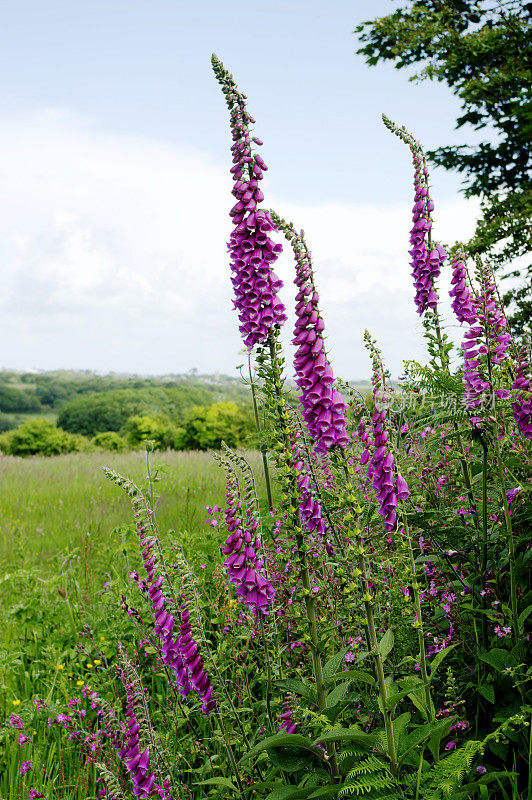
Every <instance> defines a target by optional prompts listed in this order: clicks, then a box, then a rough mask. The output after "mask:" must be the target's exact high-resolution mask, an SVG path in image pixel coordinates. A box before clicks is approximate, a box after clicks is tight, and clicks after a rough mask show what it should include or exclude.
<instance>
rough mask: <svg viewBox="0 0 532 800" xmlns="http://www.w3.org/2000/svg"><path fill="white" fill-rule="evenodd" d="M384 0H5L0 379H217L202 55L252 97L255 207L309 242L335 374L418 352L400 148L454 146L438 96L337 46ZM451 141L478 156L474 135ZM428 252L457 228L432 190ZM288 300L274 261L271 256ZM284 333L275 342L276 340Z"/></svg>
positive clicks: (224, 279) (219, 182) (451, 102)
mask: <svg viewBox="0 0 532 800" xmlns="http://www.w3.org/2000/svg"><path fill="white" fill-rule="evenodd" d="M394 5H395V4H394V3H393V2H390V0H361V1H360V2H352V0H351V1H350V2H347V1H346V2H344V1H343V0H329V2H328V3H324V2H323V0H320V2H316V1H315V0H304V2H303V1H302V0H301V1H300V0H295V1H292V2H291V1H290V0H284V1H283V2H269V3H260V4H259V3H248V2H231V0H225V1H224V2H220V0H210V1H208V2H207V1H205V2H202V0H195V2H193V3H190V2H182V0H166V1H165V0H123V2H119V1H118V0H90V2H89V0H61V1H60V0H46V2H45V3H44V2H42V0H17V2H16V3H14V2H13V3H9V4H7V3H3V4H2V8H1V10H0V75H2V80H1V84H0V270H1V278H2V291H1V293H0V366H4V367H11V368H18V369H25V368H39V369H54V368H80V369H95V370H102V371H109V370H114V371H117V372H122V371H126V372H136V373H149V374H161V373H169V372H173V373H179V372H186V371H188V370H190V369H192V368H196V369H198V370H199V371H200V372H215V371H220V372H226V373H230V374H232V373H234V370H235V366H236V365H237V364H238V363H240V362H241V356H240V355H239V351H240V350H241V348H242V345H241V342H240V339H239V336H238V329H237V318H236V314H235V312H234V311H233V310H232V303H231V284H230V281H229V266H228V260H227V256H226V241H227V239H228V236H229V233H230V229H231V225H230V220H229V218H228V216H227V212H228V210H229V208H230V207H231V205H232V197H231V194H230V190H231V181H230V176H229V172H228V170H229V167H230V165H231V164H230V153H229V147H230V144H231V139H230V133H229V130H228V115H227V110H226V106H225V103H224V99H223V96H222V95H221V93H220V91H219V87H218V84H217V83H216V80H215V79H214V76H213V74H212V71H211V66H210V55H211V53H212V52H213V51H214V52H216V53H217V54H218V56H219V57H220V58H221V59H222V60H223V61H224V63H225V65H226V66H227V67H228V68H229V69H230V70H231V72H232V73H233V75H234V76H235V78H236V79H237V81H238V83H239V85H240V87H241V88H242V90H243V91H245V92H246V94H247V95H248V104H249V109H250V111H251V113H252V114H253V116H255V118H256V121H257V123H256V133H257V135H260V137H261V138H262V139H263V141H264V147H263V148H261V155H262V156H263V158H264V159H265V161H266V163H267V164H268V165H269V171H268V173H267V179H266V180H265V181H264V192H265V195H266V200H265V203H266V205H267V206H271V207H274V208H275V209H276V210H277V211H278V212H279V213H280V214H281V215H282V216H285V217H287V218H289V219H290V220H292V221H293V222H294V223H295V224H296V225H297V226H298V227H303V228H304V229H305V231H306V234H307V238H308V241H309V244H310V246H311V248H312V250H313V252H314V257H315V263H316V266H317V280H318V285H319V288H320V290H321V297H322V302H321V305H322V308H323V312H324V316H325V322H326V326H327V333H328V337H329V338H328V349H329V351H330V352H331V353H332V356H333V360H334V365H335V369H336V371H337V373H338V374H339V375H340V376H341V377H343V378H345V379H356V378H366V377H368V375H369V361H368V358H367V355H366V353H365V351H364V349H363V346H362V335H363V331H364V328H366V327H368V328H369V329H370V330H371V332H372V334H373V335H374V336H376V337H377V339H378V340H379V342H380V344H381V346H382V349H383V352H384V356H385V359H386V361H387V363H388V365H389V367H390V368H391V370H392V374H393V375H397V374H399V373H400V372H401V371H402V360H403V359H405V358H412V357H417V358H422V357H423V347H422V343H421V338H420V331H421V325H420V323H419V318H418V317H417V314H416V312H415V308H414V304H413V299H412V297H413V290H412V286H411V277H410V274H409V273H410V268H409V266H408V254H407V249H408V236H409V227H410V207H411V204H412V173H411V162H410V154H409V152H408V150H407V148H406V147H405V146H404V145H402V143H401V142H399V141H398V140H397V139H396V138H395V137H393V136H392V135H391V134H390V133H389V132H388V131H387V130H386V129H385V128H384V127H383V125H382V122H381V120H380V115H381V112H383V111H384V112H386V113H387V114H388V116H390V117H391V118H392V119H395V120H396V121H398V122H399V123H401V124H406V126H407V127H408V128H409V129H410V130H412V131H413V132H414V134H415V135H416V136H417V137H418V138H419V139H420V140H421V141H422V142H423V143H424V145H425V146H426V147H427V148H431V147H436V146H438V145H441V144H449V143H453V142H460V143H461V142H463V141H464V138H467V136H468V134H464V132H459V133H457V132H456V131H455V130H454V121H455V119H456V115H457V109H458V104H457V101H456V99H455V98H454V97H453V96H452V95H451V93H450V91H449V89H448V88H446V87H445V86H442V85H438V84H426V83H423V84H415V83H412V82H409V80H408V77H409V75H408V73H407V72H405V71H397V70H394V69H393V68H391V67H390V66H383V65H380V66H378V67H374V68H369V67H367V66H366V65H365V63H364V61H363V59H362V58H361V57H360V56H357V55H356V54H355V50H356V47H357V42H356V38H355V36H354V35H353V33H352V31H353V29H354V28H355V26H356V25H357V24H358V23H359V22H361V21H362V20H365V19H367V18H371V17H374V16H376V15H378V14H384V13H387V12H389V11H390V10H393V9H394ZM468 141H475V139H474V137H473V134H471V135H469V139H468ZM432 185H433V196H434V200H435V204H436V212H435V236H436V238H437V239H440V240H442V241H449V242H452V241H454V240H455V239H465V238H467V237H468V236H469V235H470V234H471V233H472V231H473V228H474V222H475V217H476V214H477V205H476V203H475V202H472V201H466V200H465V199H463V197H462V196H461V195H460V194H459V189H460V178H459V176H457V175H451V174H448V173H445V172H443V171H441V170H435V171H434V172H433V174H432ZM277 272H278V273H279V274H280V276H281V277H282V278H283V280H284V281H285V288H284V290H283V292H282V297H283V300H284V301H285V303H286V304H287V306H289V307H291V306H292V305H293V296H294V291H293V284H292V280H293V267H292V263H291V260H290V258H289V254H288V251H287V252H286V253H285V254H283V256H282V257H281V259H280V260H279V262H278V269H277ZM291 325H292V320H290V322H289V326H288V328H287V335H289V333H290V330H289V327H291Z"/></svg>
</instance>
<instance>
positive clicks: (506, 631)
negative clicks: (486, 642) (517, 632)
mask: <svg viewBox="0 0 532 800" xmlns="http://www.w3.org/2000/svg"><path fill="white" fill-rule="evenodd" d="M493 632H494V633H495V634H496V635H497V636H498V637H499V638H500V639H504V638H505V637H506V636H509V635H510V634H511V632H512V628H511V627H510V626H509V625H508V626H506V627H505V626H502V627H501V626H500V625H496V626H495V628H494V629H493Z"/></svg>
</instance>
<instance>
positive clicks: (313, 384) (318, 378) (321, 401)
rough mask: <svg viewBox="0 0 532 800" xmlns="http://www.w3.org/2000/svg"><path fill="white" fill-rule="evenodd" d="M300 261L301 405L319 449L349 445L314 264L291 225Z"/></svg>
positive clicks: (297, 357) (298, 363)
mask: <svg viewBox="0 0 532 800" xmlns="http://www.w3.org/2000/svg"><path fill="white" fill-rule="evenodd" d="M286 234H287V238H290V241H291V242H292V248H293V250H294V255H295V260H296V278H295V280H294V283H295V284H296V286H298V287H299V291H298V293H297V295H296V317H297V319H296V323H295V329H294V338H293V339H292V343H293V344H295V345H297V350H296V354H295V358H294V368H295V371H296V383H297V385H298V386H299V388H300V389H301V396H300V398H299V405H300V408H301V413H302V415H303V419H304V420H305V423H306V425H307V428H308V430H309V433H310V435H311V436H312V438H313V439H314V440H315V441H316V443H317V444H316V447H317V449H318V450H328V449H329V448H330V447H333V446H335V445H337V446H339V447H346V445H347V444H348V442H349V437H348V435H347V431H346V422H345V413H344V411H345V405H346V404H345V402H344V399H343V397H342V395H341V394H340V392H339V391H338V389H337V388H336V386H335V382H334V375H333V371H332V368H331V365H330V364H329V361H328V359H327V355H326V353H325V348H324V343H323V330H324V328H325V325H324V322H323V318H322V317H321V315H320V312H319V309H318V300H319V295H318V292H317V291H316V288H315V286H314V279H313V274H312V264H311V261H310V254H309V252H308V249H307V246H306V243H305V240H304V238H303V234H301V235H299V234H297V233H296V232H295V230H294V229H293V228H291V227H289V226H287V227H286Z"/></svg>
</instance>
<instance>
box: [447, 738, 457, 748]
mask: <svg viewBox="0 0 532 800" xmlns="http://www.w3.org/2000/svg"><path fill="white" fill-rule="evenodd" d="M455 747H456V742H455V741H454V739H451V741H450V742H447V744H446V745H445V749H446V750H454V748H455Z"/></svg>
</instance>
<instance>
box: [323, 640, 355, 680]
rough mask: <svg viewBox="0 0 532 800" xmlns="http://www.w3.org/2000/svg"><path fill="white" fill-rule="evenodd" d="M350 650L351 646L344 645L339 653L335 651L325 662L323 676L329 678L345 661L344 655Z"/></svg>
mask: <svg viewBox="0 0 532 800" xmlns="http://www.w3.org/2000/svg"><path fill="white" fill-rule="evenodd" d="M349 650H350V648H349V647H343V648H342V649H341V650H339V651H338V653H335V654H334V655H333V656H331V658H330V659H329V660H328V661H326V662H325V664H324V666H323V677H324V678H328V677H329V676H331V675H334V673H335V672H336V671H337V670H338V667H339V666H340V664H341V663H342V662H343V659H344V656H345V654H346V653H348V652H349Z"/></svg>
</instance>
